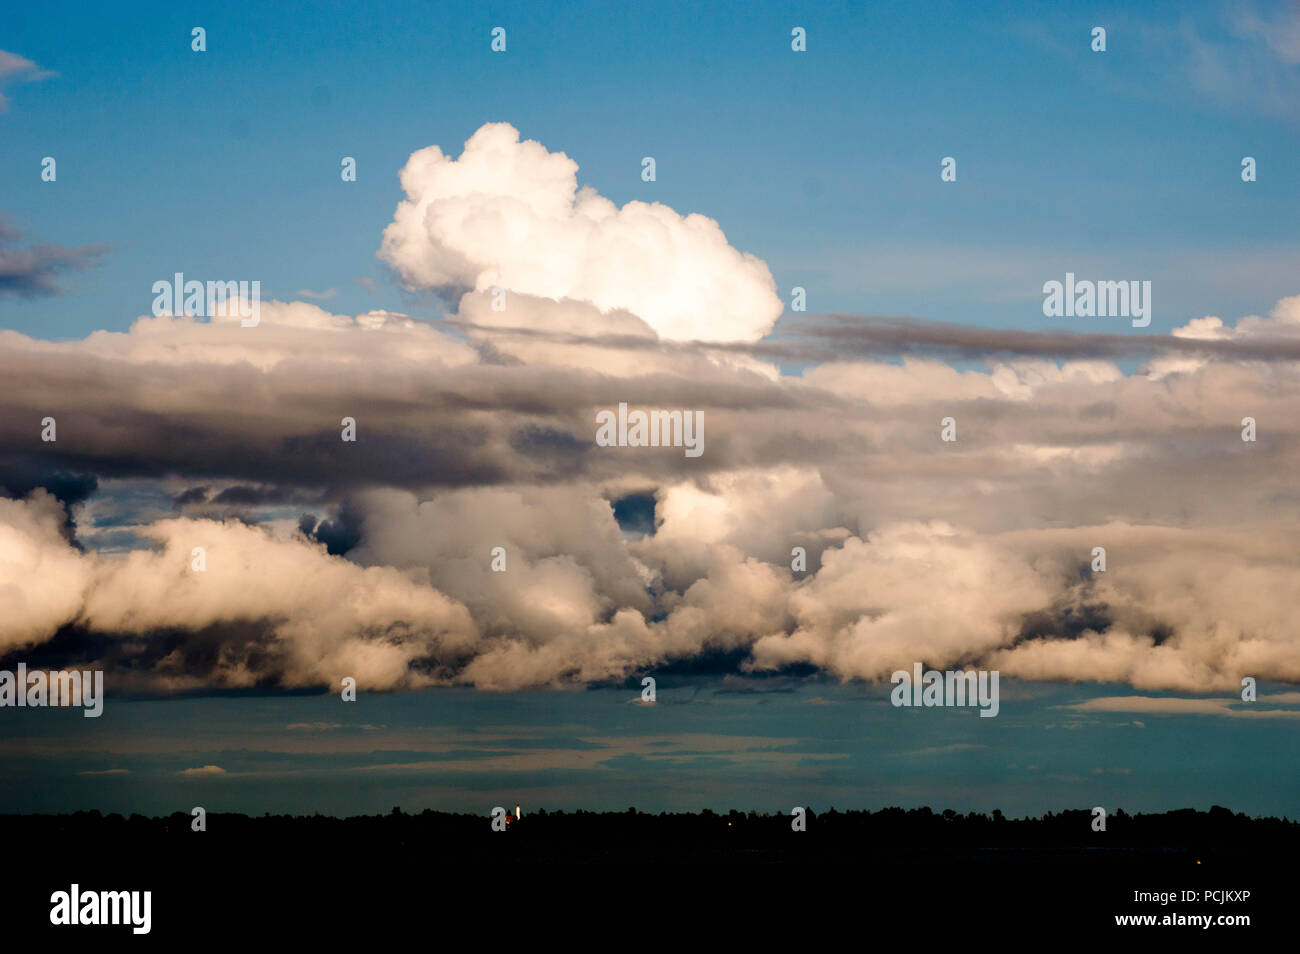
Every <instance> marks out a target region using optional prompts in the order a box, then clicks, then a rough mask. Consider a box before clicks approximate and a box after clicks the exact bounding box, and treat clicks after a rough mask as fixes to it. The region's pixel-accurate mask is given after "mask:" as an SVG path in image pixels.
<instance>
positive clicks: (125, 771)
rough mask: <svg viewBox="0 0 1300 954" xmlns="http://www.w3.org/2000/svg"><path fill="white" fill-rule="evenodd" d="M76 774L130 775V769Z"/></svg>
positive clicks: (87, 771) (100, 770) (92, 770)
mask: <svg viewBox="0 0 1300 954" xmlns="http://www.w3.org/2000/svg"><path fill="white" fill-rule="evenodd" d="M214 768H215V766H214ZM77 774H78V775H130V774H131V770H130V769H123V768H114V769H98V770H95V769H87V770H86V771H84V772H78V773H77Z"/></svg>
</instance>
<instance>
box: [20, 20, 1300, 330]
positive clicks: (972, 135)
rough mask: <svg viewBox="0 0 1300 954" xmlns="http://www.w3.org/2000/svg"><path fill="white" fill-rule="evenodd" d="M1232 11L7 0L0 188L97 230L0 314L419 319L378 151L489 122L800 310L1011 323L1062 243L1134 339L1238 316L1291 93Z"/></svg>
mask: <svg viewBox="0 0 1300 954" xmlns="http://www.w3.org/2000/svg"><path fill="white" fill-rule="evenodd" d="M1252 9H1253V10H1255V11H1256V14H1257V16H1258V17H1260V18H1263V19H1264V20H1267V18H1268V17H1270V16H1276V15H1277V12H1276V11H1277V9H1278V8H1275V7H1270V6H1267V5H1264V6H1260V7H1257V8H1251V7H1240V6H1237V7H1234V6H1230V5H1228V6H1225V5H1220V4H1183V3H1145V4H1142V5H1141V6H1140V7H1134V6H1133V5H1131V4H1111V5H1108V4H1080V3H1071V4H1060V3H1045V4H1034V5H1032V7H1030V6H1026V5H1024V4H1018V3H990V4H981V5H980V7H979V8H978V10H975V9H973V8H971V7H970V6H969V5H968V4H962V3H948V4H915V3H893V4H836V3H829V4H816V5H813V6H811V7H808V8H801V7H799V6H798V5H794V4H765V3H745V4H704V5H695V4H673V3H664V4H655V5H653V6H652V7H644V8H638V7H635V6H633V7H620V8H618V9H617V10H616V11H615V10H612V9H611V8H610V7H609V5H608V4H574V5H568V6H566V7H565V8H564V12H563V14H562V16H561V18H560V21H559V23H557V22H556V21H555V14H554V13H551V12H548V11H547V10H546V9H544V8H543V7H540V6H538V5H536V4H528V3H521V4H506V3H493V4H483V5H477V4H476V5H465V6H459V5H457V6H450V7H449V6H448V5H437V4H388V5H384V7H383V9H382V10H369V11H367V12H366V14H365V15H364V16H360V15H358V13H357V10H356V8H355V7H353V6H350V5H339V6H331V5H306V4H304V5H296V4H277V5H276V6H275V7H274V8H268V7H265V6H263V5H259V4H243V3H230V4H219V5H203V4H147V3H146V4H133V5H131V7H129V8H127V9H122V8H106V7H103V6H101V5H97V4H58V3H55V4H53V5H50V6H48V7H42V8H40V9H39V10H37V9H36V8H24V7H21V6H20V7H11V8H10V9H9V10H7V11H6V12H5V13H4V15H3V17H4V20H3V27H4V28H3V35H4V37H5V43H6V48H8V49H11V50H12V51H14V52H17V53H19V54H21V55H23V56H25V57H27V58H28V59H30V60H32V61H34V62H35V63H37V64H38V65H39V66H40V67H42V68H43V69H46V70H53V71H54V72H56V73H57V74H58V75H57V76H56V77H52V78H49V79H46V80H43V81H40V82H35V83H26V84H21V85H12V86H10V87H9V89H8V97H9V99H10V100H11V106H10V109H9V110H8V112H7V113H5V114H3V115H0V131H2V132H3V148H0V180H2V181H4V182H5V184H6V185H5V190H4V198H3V203H0V208H3V210H4V211H5V212H6V213H7V214H8V215H9V216H10V217H11V218H12V220H13V222H14V224H15V225H16V226H17V227H19V228H20V229H22V230H23V231H24V232H25V233H28V234H30V235H32V236H34V237H36V238H39V239H40V240H42V241H48V242H56V243H58V244H61V245H65V246H80V245H88V244H96V243H109V244H111V245H112V246H113V249H112V251H111V253H110V254H109V255H108V256H107V257H106V258H105V259H104V261H103V264H102V267H99V268H96V269H94V270H91V271H87V272H84V273H81V274H79V275H77V276H76V282H75V284H76V286H77V288H78V289H79V290H80V291H79V292H78V293H76V294H71V295H67V296H64V297H61V298H56V299H37V300H33V301H22V300H13V299H10V300H6V301H5V302H4V303H3V305H0V307H2V308H3V309H4V314H5V318H4V325H5V327H10V328H14V329H17V330H21V331H23V332H25V333H28V334H34V335H38V336H41V337H47V338H64V337H72V336H77V337H79V336H82V335H84V334H85V333H87V332H88V331H90V330H93V329H97V328H108V329H113V330H121V329H125V328H126V327H127V326H128V325H129V323H130V322H131V321H132V320H133V319H134V318H135V317H136V316H138V315H140V314H144V313H147V312H148V310H149V304H150V301H151V296H150V293H149V289H150V286H151V285H152V282H153V281H156V280H158V279H159V278H165V277H169V276H170V275H171V274H173V273H174V272H176V271H183V272H189V273H190V274H198V273H201V274H206V275H211V274H229V275H239V276H244V275H252V276H257V275H260V276H262V282H263V294H264V296H267V297H278V298H281V299H284V300H287V299H291V298H293V297H296V296H295V293H296V292H297V291H298V290H300V289H308V290H314V291H318V292H320V291H327V290H328V289H336V291H337V294H336V297H334V298H332V299H331V300H330V301H329V307H331V308H332V309H334V310H338V311H346V312H349V313H355V312H357V311H362V310H365V309H367V308H372V307H385V308H389V309H393V310H407V311H411V312H413V313H417V314H423V315H432V314H435V313H437V311H438V305H437V303H436V302H435V301H433V300H417V299H413V298H412V297H411V296H404V295H403V294H402V293H401V292H400V291H399V290H398V289H397V287H396V286H395V284H394V283H393V282H391V281H389V280H388V279H387V276H385V274H384V272H383V271H382V269H381V266H380V263H379V262H377V261H376V259H375V257H374V254H375V251H376V249H377V248H378V243H379V235H380V232H381V231H382V229H383V227H384V225H385V224H387V222H388V221H389V219H390V217H391V214H392V210H393V207H394V206H395V205H396V203H397V201H398V200H399V199H400V197H401V196H400V190H399V189H398V185H397V177H396V173H397V170H398V169H399V168H400V167H401V166H402V164H403V163H404V162H405V159H406V157H407V156H408V155H409V154H410V153H411V152H412V151H414V150H415V149H417V148H420V147H423V146H426V145H429V144H434V143H436V144H439V145H441V146H442V147H443V148H444V149H445V150H447V151H449V152H453V153H455V152H459V149H460V145H461V143H463V142H464V141H465V139H466V138H468V136H469V135H470V134H471V133H472V132H473V131H474V130H475V129H477V128H478V127H479V126H480V125H481V124H482V123H483V122H486V121H489V120H504V121H508V122H511V123H512V124H514V125H515V126H516V127H517V128H519V129H520V131H521V133H522V135H523V136H524V137H525V138H533V139H537V140H539V141H540V142H542V143H543V144H545V145H546V146H547V147H548V148H550V149H552V150H562V151H565V152H566V153H567V154H568V155H569V156H570V157H572V158H574V159H575V160H576V161H577V162H578V163H579V166H580V172H579V181H580V182H581V183H584V184H591V185H594V186H595V187H596V188H597V189H598V190H599V191H600V192H601V193H602V194H604V195H607V196H609V197H610V198H612V199H614V200H615V201H616V202H619V203H620V204H621V203H623V202H626V201H628V200H630V199H638V198H639V199H647V200H659V201H663V202H666V203H667V204H669V205H671V206H672V207H673V208H675V209H678V210H679V211H683V212H685V211H699V212H702V213H704V214H706V215H709V216H711V217H713V218H715V219H717V220H718V221H719V222H720V223H721V224H722V226H723V229H724V230H725V231H726V233H727V236H728V238H729V239H730V241H731V243H732V244H733V245H735V246H736V247H738V248H740V249H743V250H746V251H751V252H753V253H755V254H757V255H758V256H759V257H761V258H763V259H764V260H765V261H766V262H767V263H768V264H769V266H770V267H771V269H772V271H773V274H774V276H775V277H776V280H777V283H778V286H779V288H780V289H781V291H782V294H783V296H784V297H786V298H787V299H788V295H789V289H790V287H792V286H794V285H796V284H799V285H803V286H804V287H806V288H808V289H809V296H810V298H809V310H810V311H840V312H846V313H855V314H886V315H911V316H916V317H923V318H933V319H941V320H948V321H962V322H970V323H976V324H983V325H989V326H995V327H1012V328H1023V327H1033V326H1035V324H1036V323H1038V322H1040V321H1041V312H1040V306H1041V298H1042V295H1041V291H1040V288H1041V285H1042V283H1043V282H1044V281H1046V280H1049V279H1051V278H1054V277H1055V278H1059V277H1061V276H1062V275H1063V273H1064V272H1065V271H1067V270H1073V271H1075V272H1076V273H1078V274H1079V275H1081V276H1083V275H1087V274H1092V273H1096V274H1107V275H1111V274H1123V275H1132V276H1133V277H1134V278H1141V279H1150V280H1152V281H1153V282H1154V284H1155V288H1156V293H1155V294H1156V299H1155V320H1154V323H1153V325H1152V328H1151V330H1152V331H1153V332H1155V331H1167V330H1169V329H1170V328H1173V327H1175V326H1177V325H1181V324H1184V323H1185V322H1186V321H1187V320H1188V319H1190V318H1195V317H1200V316H1201V315H1203V314H1218V315H1221V316H1223V317H1224V318H1225V320H1228V319H1231V318H1234V317H1237V316H1240V315H1244V314H1256V313H1264V312H1265V311H1266V310H1267V308H1268V307H1269V306H1270V305H1271V304H1272V303H1273V302H1275V301H1276V300H1277V299H1278V298H1280V297H1282V296H1283V295H1284V294H1288V293H1291V292H1292V291H1293V289H1290V288H1288V287H1287V285H1286V282H1287V278H1288V277H1289V276H1290V275H1292V274H1294V269H1295V265H1296V263H1297V261H1300V255H1298V254H1297V253H1298V252H1300V243H1298V242H1297V239H1296V237H1295V232H1294V228H1293V223H1294V222H1295V221H1296V220H1297V215H1298V214H1300V190H1297V189H1296V188H1295V183H1296V181H1297V180H1298V178H1300V166H1298V163H1300V161H1298V160H1297V158H1296V157H1297V155H1300V150H1298V149H1297V148H1296V147H1297V129H1298V128H1300V107H1296V106H1295V102H1294V99H1292V100H1291V102H1290V104H1289V105H1288V104H1287V102H1286V96H1285V91H1286V90H1287V89H1288V87H1287V86H1286V82H1287V78H1288V77H1289V76H1293V75H1294V73H1293V68H1294V64H1293V63H1289V62H1288V61H1287V60H1286V59H1285V58H1284V56H1283V55H1282V54H1280V53H1279V52H1278V51H1276V50H1272V49H1270V48H1269V46H1268V43H1267V42H1266V40H1267V31H1259V30H1255V31H1251V30H1248V29H1246V28H1244V27H1242V26H1241V23H1242V17H1243V16H1244V14H1243V11H1250V10H1252ZM54 22H57V23H58V29H57V30H51V29H50V24H51V23H54ZM1098 24H1100V25H1104V26H1105V27H1106V28H1107V30H1108V49H1107V52H1105V53H1093V52H1092V51H1091V50H1090V49H1089V42H1090V30H1091V28H1092V27H1093V26H1094V25H1098ZM196 25H201V26H204V28H205V29H206V30H207V35H208V50H207V52H206V53H194V52H192V51H191V50H190V43H189V31H190V29H191V27H193V26H196ZM495 25H503V26H505V27H506V28H507V31H508V49H507V52H506V53H505V54H493V53H492V52H490V50H489V33H490V30H491V28H492V27H493V26H495ZM795 25H799V26H803V27H805V29H806V30H807V31H808V37H809V40H808V52H807V53H805V54H793V53H792V52H791V50H790V43H789V40H790V30H791V28H792V26H795ZM1288 70H1291V71H1292V72H1288ZM46 155H52V156H54V157H55V158H56V159H57V161H58V164H59V165H58V169H59V178H58V181H57V183H52V184H51V183H43V182H41V181H40V178H39V171H40V166H39V163H40V159H41V158H42V157H43V156H46ZM345 155H350V156H354V157H355V158H356V159H357V162H358V170H359V175H358V181H357V182H355V183H346V184H345V183H343V182H341V181H340V178H339V161H340V159H341V157H342V156H345ZM644 155H653V156H654V157H655V158H656V160H657V164H658V179H657V181H656V182H654V183H645V182H642V181H641V179H640V175H639V173H640V159H641V157H642V156H644ZM1245 155H1250V156H1254V157H1255V158H1256V159H1257V161H1258V166H1259V180H1258V181H1257V182H1255V183H1251V184H1245V183H1243V182H1241V180H1240V175H1239V171H1240V168H1239V163H1240V160H1241V157H1242V156H1245ZM944 156H953V157H955V158H956V159H957V160H958V181H957V182H956V183H941V182H940V181H939V175H938V172H939V161H940V159H941V158H942V157H944ZM366 277H371V278H375V279H377V280H378V284H377V285H376V286H375V295H374V296H373V297H372V296H371V295H370V294H368V293H367V292H366V291H365V290H364V289H363V288H361V287H359V286H358V285H356V284H355V283H354V279H357V278H366Z"/></svg>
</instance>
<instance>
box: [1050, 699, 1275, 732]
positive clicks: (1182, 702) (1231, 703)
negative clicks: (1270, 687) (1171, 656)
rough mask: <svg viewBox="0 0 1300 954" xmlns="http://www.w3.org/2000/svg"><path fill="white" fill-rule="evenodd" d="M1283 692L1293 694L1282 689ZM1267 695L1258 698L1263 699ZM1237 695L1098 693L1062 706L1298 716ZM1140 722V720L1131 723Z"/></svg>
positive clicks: (1084, 709) (1087, 709)
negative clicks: (1242, 700)
mask: <svg viewBox="0 0 1300 954" xmlns="http://www.w3.org/2000/svg"><path fill="white" fill-rule="evenodd" d="M1283 695H1295V693H1284V694H1283ZM1268 701H1269V700H1268V697H1267V696H1265V697H1261V699H1260V702H1263V703H1267V702H1268ZM1257 705H1259V703H1243V702H1241V701H1240V700H1238V699H1187V698H1180V697H1173V696H1099V697H1098V698H1096V699H1089V700H1087V701H1086V702H1080V703H1076V704H1075V705H1071V706H1062V707H1061V708H1063V709H1075V710H1077V711H1080V712H1144V713H1153V714H1159V715H1220V716H1232V717H1234V718H1245V719H1300V709H1257V708H1254V706H1257ZM1134 724H1135V725H1141V723H1134Z"/></svg>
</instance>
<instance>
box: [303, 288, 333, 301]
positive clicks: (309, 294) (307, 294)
mask: <svg viewBox="0 0 1300 954" xmlns="http://www.w3.org/2000/svg"><path fill="white" fill-rule="evenodd" d="M338 293H339V290H338V289H337V288H327V289H325V290H324V291H312V290H311V289H310V288H299V289H298V291H297V292H295V293H294V294H296V295H297V296H298V297H299V298H314V299H316V300H317V301H329V300H330V299H331V298H333V297H334V296H335V295H337V294H338Z"/></svg>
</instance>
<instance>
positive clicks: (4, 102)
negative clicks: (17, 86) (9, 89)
mask: <svg viewBox="0 0 1300 954" xmlns="http://www.w3.org/2000/svg"><path fill="white" fill-rule="evenodd" d="M57 75H58V74H57V73H55V72H54V71H53V70H43V69H41V68H40V67H39V66H37V65H36V64H35V63H33V62H32V61H31V60H29V59H27V57H25V56H19V55H18V54H17V53H10V52H8V51H7V50H0V113H3V112H5V111H6V110H8V109H9V100H8V99H7V98H6V97H5V95H4V87H5V86H8V85H10V84H14V83H38V82H40V81H41V80H44V79H49V78H50V77H51V76H57Z"/></svg>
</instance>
